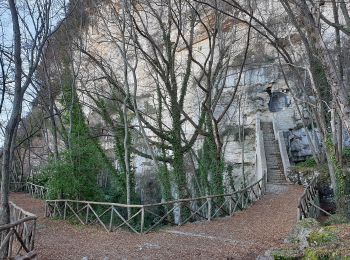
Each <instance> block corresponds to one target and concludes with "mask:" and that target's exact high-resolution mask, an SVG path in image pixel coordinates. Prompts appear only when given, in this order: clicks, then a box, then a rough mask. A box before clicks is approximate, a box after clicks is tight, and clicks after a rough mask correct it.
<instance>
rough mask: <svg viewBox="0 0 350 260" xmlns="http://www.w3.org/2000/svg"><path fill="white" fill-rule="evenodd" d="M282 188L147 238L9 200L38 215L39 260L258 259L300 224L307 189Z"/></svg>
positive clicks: (24, 197) (23, 198) (18, 197)
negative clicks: (227, 213)
mask: <svg viewBox="0 0 350 260" xmlns="http://www.w3.org/2000/svg"><path fill="white" fill-rule="evenodd" d="M284 187H285V188H283V189H282V190H277V192H276V190H275V192H274V193H268V194H267V195H265V196H264V197H263V198H262V199H261V200H260V201H258V202H256V203H255V204H254V205H253V206H252V207H250V208H249V209H247V210H245V211H243V212H239V213H237V214H235V215H234V216H233V217H226V218H222V219H219V220H214V221H211V222H200V223H192V224H186V225H185V226H182V227H170V228H167V229H163V230H161V231H159V232H154V233H150V234H145V235H138V234H133V233H129V232H127V231H117V232H113V233H108V232H106V231H105V230H103V229H102V228H99V227H92V226H77V225H70V224H68V223H65V222H64V221H61V220H51V219H46V218H44V217H43V214H44V203H43V202H42V201H40V200H37V199H32V198H31V197H30V196H29V195H28V194H22V193H13V194H12V195H11V200H12V201H13V202H14V203H16V204H17V205H18V206H20V207H23V208H24V209H26V210H28V211H30V212H32V213H34V214H37V215H38V217H39V220H38V225H37V236H36V239H37V240H36V245H35V248H36V251H37V253H38V255H39V259H63V260H68V259H82V258H83V257H87V259H89V260H90V259H109V260H111V259H140V258H141V259H175V258H176V259H255V258H256V257H257V256H258V255H260V254H263V253H264V252H265V251H266V250H268V249H270V248H272V247H275V246H277V245H279V244H280V243H282V242H283V239H284V238H285V237H286V235H287V234H288V232H289V231H290V229H291V227H292V225H293V224H294V223H295V221H296V212H297V210H296V207H297V201H298V198H299V196H300V195H301V193H302V191H303V188H302V187H297V186H284ZM277 193H278V194H277Z"/></svg>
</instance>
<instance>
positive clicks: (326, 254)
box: [261, 219, 350, 259]
mask: <svg viewBox="0 0 350 260" xmlns="http://www.w3.org/2000/svg"><path fill="white" fill-rule="evenodd" d="M349 232H350V225H349V224H336V225H334V224H333V225H330V226H326V227H322V226H321V225H320V224H319V223H318V222H317V221H316V220H315V219H303V220H301V221H299V222H298V223H297V224H296V225H295V226H294V228H293V230H292V231H291V233H290V235H289V237H288V239H287V240H286V241H285V242H286V244H284V245H283V246H282V247H280V248H278V249H274V250H271V251H269V252H268V253H267V254H266V255H267V257H266V258H265V259H348V258H349V257H350V241H349V236H348V234H349ZM261 259H263V258H261Z"/></svg>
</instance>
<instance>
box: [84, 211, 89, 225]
mask: <svg viewBox="0 0 350 260" xmlns="http://www.w3.org/2000/svg"><path fill="white" fill-rule="evenodd" d="M89 209H90V208H89V207H86V218H85V224H86V225H87V223H88V221H89Z"/></svg>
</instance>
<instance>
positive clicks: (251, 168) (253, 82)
mask: <svg viewBox="0 0 350 260" xmlns="http://www.w3.org/2000/svg"><path fill="white" fill-rule="evenodd" d="M145 2H147V1H145ZM185 2H186V1H185ZM257 3H258V4H259V5H260V7H261V10H264V12H263V14H262V15H264V16H269V15H270V14H271V13H275V14H276V15H277V16H281V17H283V8H281V6H280V5H279V3H278V1H273V0H269V1H268V4H267V1H266V0H264V1H257ZM100 12H101V13H102V14H106V15H112V13H113V12H110V10H109V9H108V8H107V9H106V10H104V8H103V5H101V10H100ZM104 12H105V13H104ZM91 16H92V17H91V21H94V24H90V25H86V26H87V28H86V34H87V35H86V51H88V52H90V53H91V54H92V55H96V57H103V58H105V60H103V62H105V63H106V67H107V68H108V70H112V71H114V73H115V75H114V74H113V77H114V76H115V77H116V78H117V79H118V80H119V81H120V82H123V81H124V80H125V79H124V75H121V74H123V73H122V72H123V61H122V58H121V54H120V52H118V48H116V47H115V45H114V39H113V40H111V39H110V33H106V32H105V31H104V30H99V26H101V28H103V26H105V23H103V22H102V21H101V20H99V19H100V18H101V17H94V15H93V13H91ZM141 18H142V17H140V19H141ZM269 19H270V17H269ZM273 19H274V17H271V19H270V22H273ZM278 19H280V18H278ZM87 20H89V19H87ZM148 22H150V24H149V26H148V27H150V30H151V31H150V33H151V34H153V33H154V34H155V35H157V34H159V31H160V29H161V28H160V27H163V26H160V27H159V25H158V27H157V26H154V24H156V25H157V21H155V20H154V21H153V20H152V19H149V20H148ZM229 24H230V27H228V28H226V29H225V33H228V34H229V33H230V32H231V31H232V35H231V36H230V38H231V37H236V36H235V35H234V34H235V33H238V34H242V35H238V36H239V37H238V36H237V42H236V41H234V44H230V45H229V46H228V47H230V48H231V47H232V50H231V51H232V53H231V52H230V53H229V54H230V55H231V54H232V58H231V56H230V59H229V60H230V61H229V63H227V75H225V76H224V77H225V78H224V79H223V78H220V79H218V80H217V81H220V82H224V83H223V84H224V86H223V89H222V95H221V96H220V98H218V100H216V101H217V103H218V105H217V106H216V107H215V108H214V111H213V114H214V117H217V116H218V115H220V114H221V113H222V112H223V111H224V109H225V107H226V105H227V103H228V102H229V101H230V99H231V97H232V95H233V94H234V93H235V102H234V103H233V104H232V106H230V108H229V109H228V111H227V116H225V118H224V119H223V120H222V122H221V123H220V129H219V132H220V134H221V136H222V143H223V151H222V154H223V159H224V161H225V171H224V181H225V184H226V186H227V187H228V190H230V188H231V189H232V188H239V187H241V185H242V183H243V182H248V183H249V182H251V181H254V180H256V178H257V177H256V167H257V163H256V158H257V156H256V153H257V151H256V142H257V140H256V139H257V138H256V133H255V128H256V125H255V124H256V115H257V113H259V114H260V115H261V118H262V122H272V121H274V122H275V128H276V129H271V126H270V127H269V129H266V135H265V137H266V138H265V142H264V145H265V153H266V155H267V157H268V160H267V162H268V168H269V174H270V175H269V176H270V177H269V180H270V181H274V182H283V181H284V176H283V171H282V170H283V169H282V168H283V166H282V161H281V157H280V156H279V147H278V144H277V141H276V136H275V135H274V133H273V132H276V131H277V130H278V131H283V135H284V137H285V141H286V144H287V150H288V151H289V157H290V161H291V162H299V161H302V160H305V158H308V157H310V156H311V155H312V153H311V149H310V146H309V143H308V139H307V135H306V134H307V133H308V131H309V130H306V129H303V128H300V127H299V126H300V124H301V119H302V118H304V119H305V120H308V119H309V118H308V114H307V112H305V111H304V109H303V108H302V107H301V111H303V114H302V115H299V114H298V112H297V109H296V104H295V102H294V101H293V98H292V96H291V94H290V92H289V86H286V83H285V81H284V78H283V76H282V73H281V68H280V65H279V63H278V62H277V57H276V53H275V50H274V48H272V47H271V46H270V44H267V43H266V42H262V41H259V37H255V36H254V37H252V38H256V41H254V43H253V42H252V43H251V48H250V50H249V55H248V60H247V64H254V65H247V66H245V68H244V71H243V73H242V75H241V77H239V74H240V65H241V63H242V54H243V52H244V48H243V47H244V45H245V42H244V41H245V40H241V39H243V38H244V39H245V37H243V36H245V32H246V30H247V27H246V26H244V25H242V24H237V25H234V26H237V28H233V27H232V26H233V25H232V24H234V23H229ZM110 26H111V27H113V23H110ZM117 27H118V26H117ZM153 27H154V29H153ZM173 27H174V28H175V26H173ZM285 27H286V28H287V27H288V25H285V24H283V25H282V28H280V29H282V30H281V31H280V33H282V34H285V35H284V36H286V37H287V36H290V35H288V34H289V31H290V30H284V29H286V28H285ZM108 29H110V30H111V32H113V35H114V30H115V31H116V32H119V31H118V30H119V29H118V28H108ZM236 29H238V30H236ZM194 30H195V31H196V32H195V36H196V37H197V38H198V39H196V41H195V42H196V43H195V44H194V46H193V47H194V50H195V51H194V53H198V54H196V55H198V57H196V58H198V61H199V63H204V61H205V55H207V53H208V52H209V47H210V48H211V46H210V45H209V44H208V43H209V40H208V37H206V36H205V30H204V28H195V29H194ZM234 31H236V32H235V33H233V32H234ZM203 33H204V35H203ZM151 34H150V35H151ZM185 34H187V32H186V33H184V35H185ZM116 35H118V33H116ZM174 35H176V30H175V31H174ZM152 36H153V35H152ZM223 36H224V34H223ZM241 36H242V37H241ZM281 36H283V35H281ZM284 36H283V37H284ZM140 38H143V37H140ZM161 38H162V37H159V39H161ZM180 38H181V37H180ZM197 40H198V41H197ZM84 41H85V40H84ZM160 41H161V40H160ZM111 42H113V43H111ZM294 44H297V43H296V42H294ZM148 45H149V43H148V42H145V50H146V51H145V53H148V52H149V54H151V55H154V56H157V53H152V48H151V46H148ZM182 45H184V44H183V43H182ZM159 46H163V45H162V44H159ZM159 46H157V49H158V47H159ZM180 47H181V48H180ZM162 48H163V47H162ZM131 49H133V48H131ZM174 51H175V52H174V53H176V57H175V59H176V62H175V63H176V67H178V68H179V73H177V75H180V76H179V78H180V79H177V78H176V79H175V80H178V83H181V78H182V76H181V75H182V74H183V73H184V72H182V71H181V70H182V68H184V67H185V65H186V56H187V55H186V53H187V52H186V47H185V46H179V48H177V49H175V50H174ZM140 55H141V54H140ZM130 56H131V57H132V55H130ZM131 57H130V59H132V58H131ZM203 57H204V58H203ZM80 58H81V57H80ZM153 58H154V57H153ZM140 60H147V59H145V58H141V57H140ZM214 60H215V59H214ZM80 62H81V64H82V65H81V70H79V75H78V77H77V81H78V82H77V85H78V87H77V89H81V93H78V95H79V99H80V100H82V101H84V102H82V103H83V105H82V111H83V113H84V115H85V118H86V121H87V124H88V126H89V127H90V128H91V129H93V131H95V132H96V136H102V137H100V138H99V141H100V143H101V147H102V148H103V150H104V151H105V152H106V155H107V156H108V157H109V158H110V159H111V160H113V161H114V165H115V167H116V168H117V167H118V162H117V160H116V159H115V158H116V156H115V150H116V147H115V140H114V138H113V136H116V135H115V133H113V129H112V128H113V127H110V126H108V123H107V122H105V121H104V120H103V119H102V116H101V115H99V114H98V113H97V112H96V110H97V109H94V106H96V104H94V101H93V99H94V98H93V97H94V95H95V94H92V96H93V97H91V96H90V97H89V96H88V95H86V92H87V90H89V91H90V90H92V91H91V93H98V94H100V93H103V94H104V95H105V96H104V97H106V100H104V102H105V103H106V107H108V106H107V105H108V104H109V103H108V102H110V103H112V102H111V100H115V95H118V91H117V94H116V93H115V92H116V91H115V90H114V91H113V89H112V87H111V86H110V85H111V84H110V82H108V81H106V79H105V78H106V75H103V73H102V72H101V70H100V68H99V67H98V66H96V64H94V63H93V62H91V61H90V60H89V59H85V58H84V59H82V60H81V61H80V60H79V64H80ZM216 62H219V61H218V60H215V61H214V63H216ZM225 62H226V61H225ZM225 62H223V64H226V63H225ZM255 64H257V65H255ZM149 67H151V66H148V65H147V64H145V62H144V61H143V62H140V64H139V66H137V73H136V74H137V75H136V78H137V79H138V82H140V83H139V84H140V85H139V86H137V87H138V88H137V91H136V93H135V95H136V96H135V99H136V100H137V104H138V109H140V111H141V112H142V113H144V114H147V115H148V116H149V117H150V118H152V120H150V122H149V124H150V125H155V124H156V123H155V121H156V120H154V118H157V114H156V113H157V105H158V104H157V102H156V101H157V88H156V86H159V85H161V84H159V82H158V81H157V80H159V79H158V77H156V76H154V75H152V72H154V71H150V68H149ZM192 67H193V68H191V69H192V71H191V73H192V74H191V78H192V77H193V78H196V76H198V75H201V73H202V72H203V71H198V70H199V68H198V66H192ZM225 69H226V68H225ZM284 69H285V71H286V73H288V68H287V66H286V67H285V68H284ZM154 73H155V72H154ZM218 74H220V73H218ZM155 79H157V80H156V81H155ZM239 79H240V80H239ZM118 80H117V81H118ZM119 81H118V84H119ZM133 83H134V82H130V85H133ZM291 84H293V83H291ZM178 85H181V84H178ZM291 87H293V85H291ZM84 88H86V89H84ZM131 88H132V87H131ZM163 88H164V86H162V87H161V88H160V89H161V90H159V91H162V89H163ZM135 89H136V88H135ZM164 89H165V88H164ZM130 92H133V89H131V90H130ZM187 92H188V93H186V95H185V97H184V99H185V100H184V111H185V112H186V113H187V115H188V116H189V117H190V118H191V120H193V121H194V122H195V123H198V121H199V117H200V113H199V111H201V107H202V104H201V102H202V101H203V100H202V98H203V95H204V94H203V91H201V89H200V88H199V87H198V83H197V82H196V80H193V82H189V84H188V91H187ZM219 92H220V91H219ZM161 94H162V95H163V96H164V97H165V98H164V100H167V99H168V98H169V97H168V96H167V95H166V94H167V93H161ZM99 98H100V97H99ZM104 102H102V103H104ZM110 107H111V108H114V109H115V107H113V106H110ZM110 110H113V109H110ZM163 110H164V111H163V115H162V122H161V123H162V124H164V129H166V128H169V129H171V127H172V122H171V119H170V115H169V112H168V110H167V107H166V106H163ZM131 114H132V113H131ZM110 117H111V118H112V119H113V120H114V119H115V118H118V113H115V114H113V112H112V113H111V115H110ZM182 119H183V118H182ZM183 120H184V121H185V123H183V124H182V127H183V129H182V130H183V135H184V136H185V137H186V138H188V137H191V135H192V134H193V132H194V130H195V129H194V127H193V125H192V124H191V123H189V122H186V120H185V119H183ZM106 121H107V120H106ZM130 121H131V123H130V125H132V128H135V129H138V128H139V125H138V121H137V120H136V119H135V117H134V115H131V116H130ZM48 128H49V127H47V129H48ZM162 131H163V130H162ZM164 131H165V130H164ZM44 132H45V134H44V135H43V136H42V137H41V138H39V139H40V140H35V141H36V142H37V141H38V142H41V144H40V145H36V146H38V147H40V146H41V147H44V148H47V147H49V148H50V147H51V146H52V145H51V144H50V143H52V141H50V139H52V138H51V137H50V133H49V132H50V131H44ZM145 132H146V135H147V137H148V138H150V139H151V140H152V141H154V142H159V140H158V139H157V137H155V134H154V133H152V131H151V130H149V127H147V128H146V129H145ZM135 135H136V134H135ZM139 135H140V134H137V136H136V137H135V138H134V137H133V138H134V140H133V141H134V142H135V144H134V145H135V147H136V148H137V149H138V150H139V151H141V152H144V153H147V150H148V148H147V146H146V145H145V143H144V141H143V140H142V138H141V137H140V136H139ZM314 135H315V136H316V137H317V134H314ZM316 137H315V140H316V139H317V138H316ZM188 139H190V138H188ZM203 140H204V136H201V135H199V137H198V138H197V141H196V142H195V144H194V146H193V149H192V150H193V151H191V152H188V153H187V154H186V156H185V157H186V159H185V161H186V165H185V168H186V173H184V174H186V175H187V176H186V177H187V179H188V180H191V179H193V178H192V177H193V176H194V175H195V174H196V171H197V170H198V168H199V167H198V162H196V160H195V159H193V158H192V153H197V154H198V151H200V149H201V148H202V145H203ZM344 140H349V139H345V138H344ZM346 142H348V141H346ZM315 144H317V145H318V142H317V141H315ZM349 144H350V142H349ZM155 150H156V152H158V151H159V150H160V149H159V148H155ZM167 153H168V154H167V156H169V157H171V156H172V151H171V150H170V149H169V150H168V151H167ZM44 154H47V151H46V149H42V150H40V149H37V150H36V151H35V155H31V154H29V158H30V157H31V156H32V157H33V158H34V157H35V158H34V159H35V166H41V165H43V164H45V163H46V161H45V160H46V159H47V156H46V157H45V156H42V155H44ZM39 158H44V159H43V161H40V159H39ZM26 161H31V160H26ZM132 163H133V170H134V171H135V175H136V190H137V192H138V193H139V195H140V197H141V200H142V201H143V202H155V201H159V199H160V196H159V192H157V190H158V191H159V187H158V186H159V185H158V182H157V176H156V170H157V169H156V168H155V167H154V164H153V163H152V161H151V160H150V159H147V158H145V157H142V156H140V155H138V154H133V158H132ZM33 167H34V165H29V166H28V167H25V168H26V169H27V171H28V173H29V172H31V170H32V168H33ZM28 173H27V174H28ZM28 175H29V174H28ZM231 180H234V186H235V187H229V186H230V184H229V183H232V181H231Z"/></svg>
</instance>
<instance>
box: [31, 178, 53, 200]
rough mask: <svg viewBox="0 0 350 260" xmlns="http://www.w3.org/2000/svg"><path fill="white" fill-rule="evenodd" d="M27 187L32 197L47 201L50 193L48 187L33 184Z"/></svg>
mask: <svg viewBox="0 0 350 260" xmlns="http://www.w3.org/2000/svg"><path fill="white" fill-rule="evenodd" d="M26 187H27V191H28V192H29V194H30V195H31V196H32V197H34V198H38V199H46V196H47V193H48V189H47V188H46V187H44V186H40V185H37V184H34V183H32V182H27V183H26Z"/></svg>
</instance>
